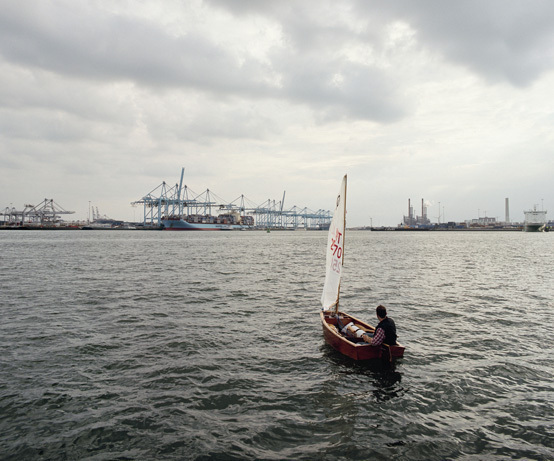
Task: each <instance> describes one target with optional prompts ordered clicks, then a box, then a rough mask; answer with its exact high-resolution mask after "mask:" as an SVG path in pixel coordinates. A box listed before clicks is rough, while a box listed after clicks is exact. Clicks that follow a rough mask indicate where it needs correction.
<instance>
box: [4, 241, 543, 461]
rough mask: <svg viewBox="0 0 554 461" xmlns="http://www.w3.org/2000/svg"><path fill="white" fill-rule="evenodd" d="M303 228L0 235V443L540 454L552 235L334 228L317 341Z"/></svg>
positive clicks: (28, 450)
mask: <svg viewBox="0 0 554 461" xmlns="http://www.w3.org/2000/svg"><path fill="white" fill-rule="evenodd" d="M325 244H326V235H325V234H324V233H318V232H272V233H270V234H268V233H264V232H229V233H225V232H221V233H202V232H198V233H187V232H182V233H178V232H175V233H172V232H167V233H164V232H139V231H135V232H133V231H120V232H106V231H89V232H84V231H83V232H81V231H66V232H54V231H52V232H40V231H10V232H8V231H5V232H2V233H0V255H1V263H0V286H1V295H0V303H1V307H0V312H1V323H0V458H1V459H14V460H15V459H17V460H19V459H91V460H101V459H141V460H142V459H195V460H205V459H206V460H207V459H222V460H226V459H229V460H232V459H237V460H238V459H328V460H334V459H352V460H356V459H360V460H367V459H377V458H380V459H403V460H411V459H414V460H416V459H421V460H423V459H426V460H433V459H437V460H441V459H470V460H474V459H479V460H480V459H499V460H500V459H501V460H504V459H541V460H542V459H544V460H547V459H554V411H553V402H554V379H553V378H554V365H552V357H551V356H552V352H553V344H554V283H553V276H552V255H553V250H554V233H550V234H527V233H515V234H513V233H501V232H500V233H431V232H427V233H398V232H396V233H395V232H386V233H376V232H374V233H371V232H349V233H348V235H347V240H346V256H345V276H344V282H343V288H342V292H343V295H342V298H341V300H342V305H341V308H342V309H344V310H346V311H348V312H350V313H353V314H356V315H357V316H359V317H362V318H366V319H369V320H371V321H372V322H373V317H374V308H375V306H376V305H377V304H379V303H383V304H385V305H386V306H388V308H389V313H390V315H391V316H392V317H393V318H394V319H395V321H396V323H397V326H398V329H399V340H400V341H401V342H402V343H403V344H404V345H406V346H407V350H406V355H405V357H404V359H402V360H400V361H398V362H397V363H396V365H395V367H394V368H393V369H388V370H387V369H382V368H380V367H378V366H375V365H370V366H368V365H359V364H356V363H353V362H351V361H348V360H346V359H344V358H342V357H341V356H339V355H338V354H337V353H335V352H334V351H333V350H331V349H330V348H329V347H328V346H326V345H325V344H324V341H323V336H322V333H321V326H320V324H319V316H318V313H319V298H320V293H321V289H322V283H323V278H324V268H323V264H324V260H325V256H324V251H325Z"/></svg>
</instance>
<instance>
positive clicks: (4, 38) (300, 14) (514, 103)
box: [0, 0, 554, 225]
mask: <svg viewBox="0 0 554 461" xmlns="http://www.w3.org/2000/svg"><path fill="white" fill-rule="evenodd" d="M531 4H532V5H531V6H530V4H529V2H524V1H514V0H509V1H489V2H486V3H483V2H477V1H467V2H462V3H457V4H452V3H449V2H448V3H445V2H440V1H437V0H435V1H431V0H427V1H420V2H411V1H407V0H406V1H398V2H385V1H369V2H368V1H361V0H360V1H356V0H352V1H349V2H340V3H339V4H337V3H336V2H315V1H303V2H278V1H267V2H256V1H236V2H224V1H221V0H209V1H204V2H201V1H196V2H185V3H184V4H183V2H178V1H167V2H163V4H160V3H159V2H149V1H143V2H136V3H135V4H133V5H126V4H120V3H116V4H113V2H105V1H101V0H98V1H95V2H74V1H43V2H30V1H23V2H19V3H14V2H7V1H6V2H2V8H1V10H0V11H1V12H0V137H1V141H2V142H1V145H0V160H1V162H2V170H3V177H4V178H5V179H4V180H3V181H2V184H1V185H0V199H1V202H0V207H4V206H8V205H9V204H10V203H11V204H13V205H14V206H17V207H21V206H22V204H23V203H24V202H25V203H27V202H31V203H32V202H33V201H35V202H37V203H38V202H39V201H41V200H42V199H43V198H44V197H46V196H47V197H49V198H50V196H52V197H51V198H55V199H56V201H57V202H58V203H61V204H62V205H63V206H64V208H66V209H75V210H76V211H77V212H78V214H80V215H81V216H83V214H84V213H85V211H86V209H87V207H88V202H89V201H92V202H93V203H96V204H97V205H98V206H99V208H101V209H103V210H105V211H104V212H105V213H107V214H110V215H112V216H113V217H120V218H123V219H132V218H133V216H132V213H133V212H132V210H131V208H130V206H129V202H130V201H133V200H136V199H138V198H140V197H141V196H142V195H145V194H146V193H147V192H148V191H149V190H151V189H153V188H154V187H155V186H157V185H158V184H159V183H160V182H161V181H162V180H166V181H169V182H171V181H176V180H177V179H178V176H179V172H180V168H181V166H185V167H186V171H187V176H186V182H187V183H188V185H189V186H190V187H191V188H192V189H194V190H198V191H199V192H200V191H202V190H203V189H205V188H207V187H209V188H210V189H212V190H214V191H216V192H217V193H218V195H221V196H223V197H225V198H228V199H229V200H232V199H233V198H235V197H236V196H238V195H240V194H245V195H246V196H248V197H251V198H252V199H253V201H254V202H255V201H258V200H259V201H260V202H262V201H264V200H266V199H267V198H269V197H271V198H277V199H278V198H280V197H281V195H282V191H283V190H287V197H289V199H288V200H291V202H288V203H286V204H285V207H287V205H288V206H292V205H299V206H308V207H310V208H313V209H319V208H327V207H329V205H328V204H329V203H330V201H331V200H332V196H333V195H334V193H335V190H334V189H336V187H335V185H337V187H338V182H339V180H340V177H341V176H342V174H344V173H345V172H347V173H349V175H350V188H351V191H350V204H349V208H350V213H349V219H350V220H351V221H352V225H361V224H367V223H369V217H370V216H371V217H372V219H373V223H374V224H377V225H384V224H387V225H390V224H396V223H398V222H400V220H401V218H402V214H405V213H406V212H407V211H406V208H407V199H408V198H409V197H411V198H412V199H413V201H419V200H420V199H421V198H425V199H428V200H430V201H432V202H433V203H438V202H441V203H442V204H443V205H441V207H442V206H445V207H447V208H446V210H447V211H445V213H444V214H446V215H447V218H448V217H449V216H450V218H451V219H452V220H463V219H469V218H472V217H476V216H475V215H476V214H477V213H478V210H485V209H489V210H490V215H500V216H499V218H502V217H503V216H502V214H503V200H504V197H510V198H511V200H512V203H513V206H514V208H515V207H517V209H514V212H513V213H512V216H514V218H515V219H517V218H518V213H519V215H520V216H519V217H520V218H522V210H523V208H529V207H531V206H532V205H533V204H534V203H537V201H538V200H541V199H545V200H546V202H547V203H546V204H548V200H549V195H548V193H549V192H550V196H551V194H552V189H551V186H549V182H550V179H549V177H550V176H551V172H552V171H554V169H553V168H552V167H553V161H552V160H551V155H550V149H551V146H552V137H553V136H552V134H551V129H550V128H551V126H552V121H553V118H554V115H553V111H552V109H551V107H550V105H549V104H548V101H549V100H550V92H551V90H550V88H552V83H553V79H554V74H553V72H552V66H553V63H554V59H553V58H554V46H553V45H552V44H553V43H554V5H551V3H550V2H547V1H532V2H531ZM435 214H438V210H437V211H435ZM441 214H442V212H441Z"/></svg>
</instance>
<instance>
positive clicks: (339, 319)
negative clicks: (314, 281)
mask: <svg viewBox="0 0 554 461" xmlns="http://www.w3.org/2000/svg"><path fill="white" fill-rule="evenodd" d="M345 231H346V175H344V178H343V179H342V184H341V187H340V190H339V194H338V196H337V200H336V204H335V212H334V214H333V220H332V222H331V226H330V227H329V236H328V238H327V257H326V268H327V271H326V274H325V285H324V287H323V294H322V295H321V305H322V310H321V313H320V316H321V323H322V326H323V336H324V337H325V341H326V342H327V344H329V345H330V346H332V347H333V348H334V349H336V350H337V351H339V352H340V353H341V354H344V355H346V356H348V357H350V358H351V359H354V360H369V359H380V358H382V359H385V360H389V361H392V359H393V358H396V357H402V356H403V355H404V346H402V345H400V344H397V345H393V346H388V345H386V344H383V345H382V346H372V345H370V344H369V343H367V342H365V341H363V340H362V339H361V337H362V336H363V335H364V334H366V333H370V334H373V333H374V332H375V328H374V327H373V326H371V325H369V324H368V323H366V322H363V321H362V320H359V319H357V318H355V317H353V316H352V315H349V314H346V313H345V312H340V311H339V295H340V283H341V276H342V266H343V261H344V237H345Z"/></svg>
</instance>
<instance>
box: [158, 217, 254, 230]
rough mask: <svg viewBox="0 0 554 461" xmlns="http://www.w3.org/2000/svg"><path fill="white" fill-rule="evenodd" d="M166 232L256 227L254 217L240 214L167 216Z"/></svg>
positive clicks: (164, 221) (165, 222) (164, 218)
mask: <svg viewBox="0 0 554 461" xmlns="http://www.w3.org/2000/svg"><path fill="white" fill-rule="evenodd" d="M162 224H163V226H164V230H175V231H182V230H185V231H186V230H192V231H194V230H200V231H207V230H210V231H213V230H216V231H217V230H219V231H225V230H242V229H250V228H252V226H253V225H254V218H252V216H240V215H239V214H238V213H228V214H221V215H219V216H211V215H198V214H192V215H186V216H176V215H171V216H165V217H163V218H162Z"/></svg>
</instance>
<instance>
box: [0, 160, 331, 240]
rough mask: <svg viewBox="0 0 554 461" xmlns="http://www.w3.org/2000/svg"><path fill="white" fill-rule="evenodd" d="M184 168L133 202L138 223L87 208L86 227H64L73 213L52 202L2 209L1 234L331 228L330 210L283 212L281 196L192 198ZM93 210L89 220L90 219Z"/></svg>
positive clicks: (205, 194)
mask: <svg viewBox="0 0 554 461" xmlns="http://www.w3.org/2000/svg"><path fill="white" fill-rule="evenodd" d="M184 171H185V169H184V168H183V169H182V170H181V178H180V181H179V183H178V184H175V185H174V186H169V185H168V184H167V183H166V182H165V181H163V182H162V183H161V184H160V185H159V186H157V187H156V188H154V189H153V190H152V191H150V192H149V193H148V194H146V195H144V196H143V197H141V198H140V199H138V200H136V201H134V202H132V203H131V205H132V206H133V207H139V206H140V207H142V211H143V212H142V219H141V220H140V221H139V222H133V223H128V222H123V221H119V220H114V219H110V218H108V217H106V216H101V215H100V213H99V212H98V208H97V207H96V209H95V207H92V208H91V206H90V203H89V217H88V219H87V220H86V221H85V222H68V221H65V220H64V219H63V217H64V216H65V215H69V214H73V213H75V212H74V211H67V210H65V209H64V208H62V207H61V206H60V205H58V204H57V203H56V202H55V201H54V200H53V199H45V200H44V201H43V202H42V203H41V204H39V205H37V206H33V205H25V206H24V207H23V209H20V210H18V209H16V208H14V207H6V208H5V209H3V210H0V229H68V230H69V229H83V230H89V229H111V230H115V229H136V230H168V229H171V230H327V229H329V225H330V223H331V218H332V216H331V212H330V211H329V210H323V209H320V210H317V211H313V210H310V209H309V208H308V207H303V208H301V207H298V206H296V205H295V206H293V207H292V208H290V209H285V207H284V203H285V195H286V192H283V197H282V199H281V200H280V201H276V200H271V199H268V200H267V201H264V202H262V203H261V204H258V205H256V204H255V203H254V202H252V201H251V200H249V199H247V198H246V197H245V196H244V195H240V196H239V197H238V198H236V199H235V200H233V201H230V202H229V201H226V200H224V199H222V198H220V197H219V196H218V195H216V194H215V193H214V192H213V191H210V189H206V190H205V191H204V192H202V193H199V194H197V193H195V192H194V191H192V190H191V189H190V188H189V187H188V186H187V185H186V184H184V183H183V177H184ZM91 211H92V219H91Z"/></svg>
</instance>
